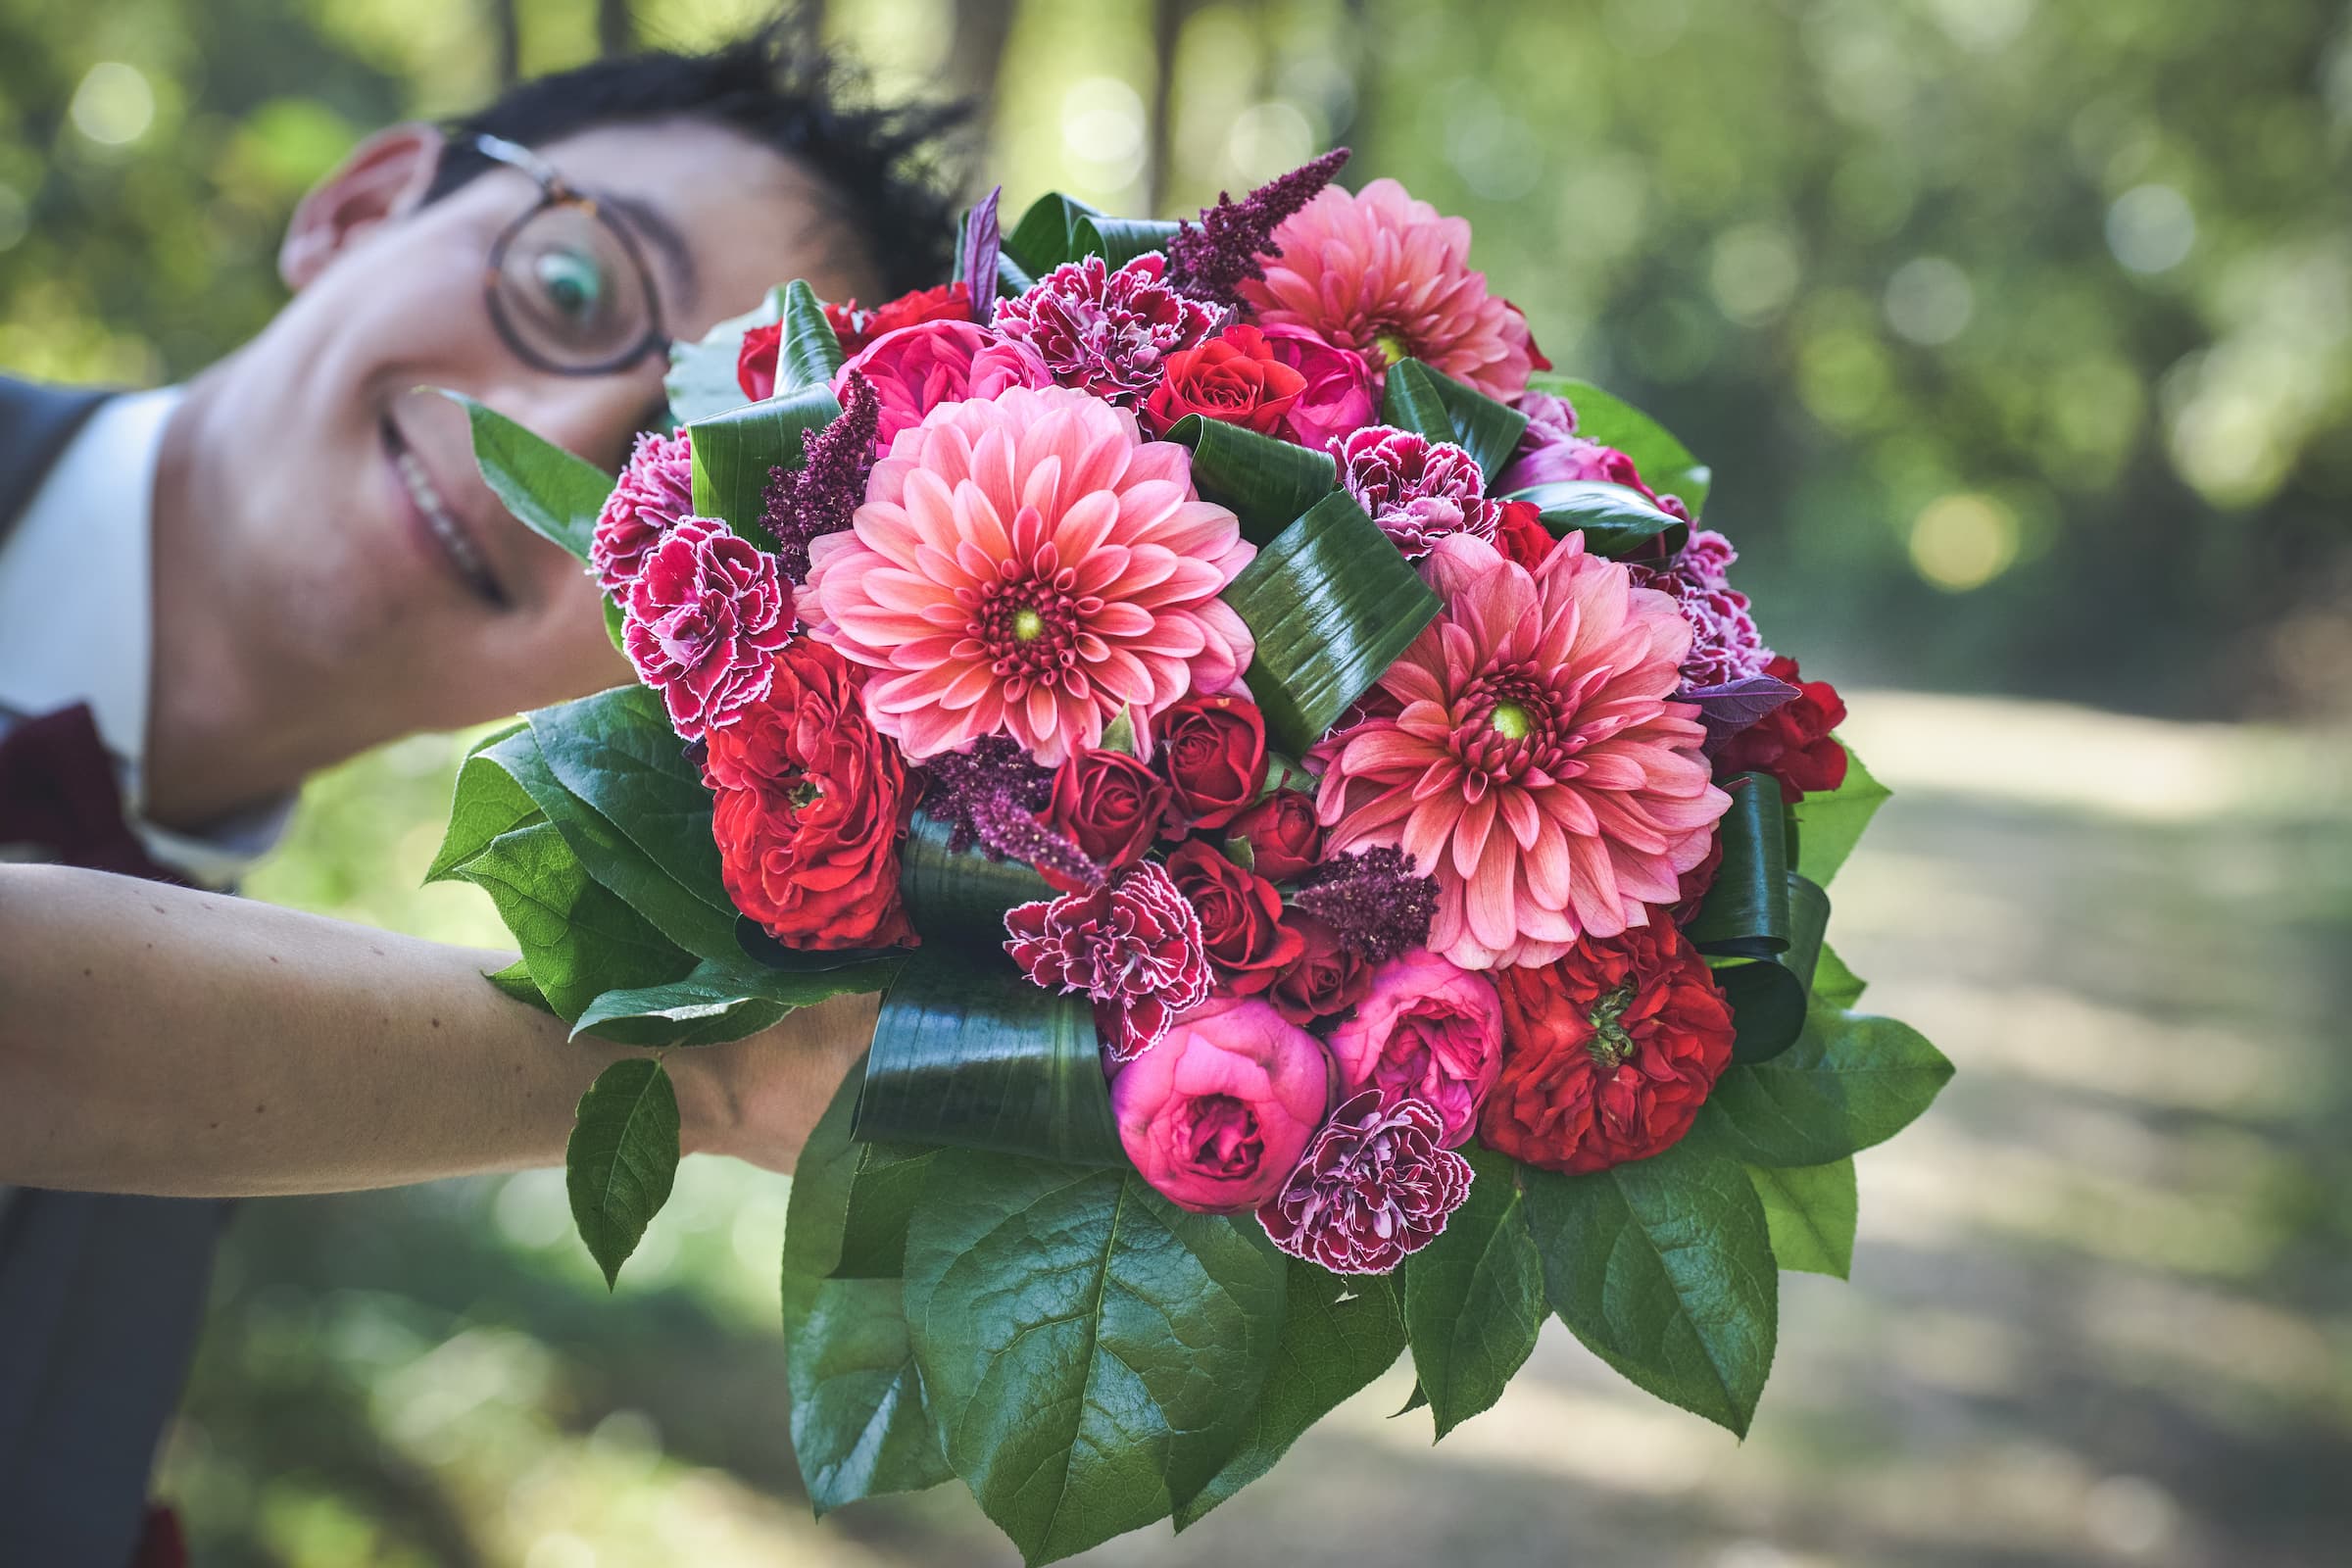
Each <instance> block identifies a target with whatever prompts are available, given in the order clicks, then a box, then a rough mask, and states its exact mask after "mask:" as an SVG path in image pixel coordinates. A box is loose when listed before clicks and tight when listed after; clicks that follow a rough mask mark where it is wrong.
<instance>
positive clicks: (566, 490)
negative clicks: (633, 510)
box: [441, 389, 613, 561]
mask: <svg viewBox="0 0 2352 1568" xmlns="http://www.w3.org/2000/svg"><path fill="white" fill-rule="evenodd" d="M441 395H442V396H443V397H446V398H448V399H449V400H450V401H451V402H452V403H455V404H457V405H458V406H459V407H461V408H463V409H464V410H465V411H466V418H467V419H468V420H469V421H471V423H472V426H473V461H474V465H475V466H477V467H479V468H480V469H481V470H482V479H483V481H484V482H485V483H487V484H488V485H489V486H490V493H491V494H493V495H495V496H497V497H498V499H499V502H500V503H501V504H502V505H503V506H505V508H506V509H507V510H508V511H509V512H512V513H513V514H515V518H516V520H518V521H519V522H521V523H522V525H523V526H524V527H526V528H528V529H530V530H531V532H533V533H535V534H537V535H538V536H539V537H540V538H542V539H546V540H548V541H550V542H552V543H554V544H559V545H562V546H563V547H564V549H565V550H568V551H570V552H571V553H572V554H573V555H574V556H576V557H578V558H579V559H580V560H582V561H586V560H587V559H588V543H589V541H590V540H591V539H593V538H594V537H595V536H596V515H597V514H598V513H599V512H601V511H603V510H604V506H605V497H607V496H609V495H611V494H612V493H613V475H611V474H609V473H607V472H606V471H605V470H604V469H602V468H600V467H598V466H596V465H595V464H593V463H590V462H589V461H588V460H587V459H585V458H577V457H574V456H572V455H571V454H570V453H568V452H566V451H564V449H563V448H562V447H560V446H557V445H556V444H555V443H553V442H552V441H546V440H543V439H541V438H540V437H538V436H536V435H533V434H532V433H531V432H530V431H528V430H526V429H524V428H523V427H522V426H521V425H519V424H516V423H515V421H514V420H513V419H510V418H508V417H506V416H505V415H503V414H500V413H498V412H497V411H495V410H493V409H491V408H490V407H489V406H487V405H486V404H481V403H476V402H475V401H474V400H473V399H471V398H469V397H467V396H466V394H465V393H463V392H451V391H448V390H447V389H442V392H441Z"/></svg>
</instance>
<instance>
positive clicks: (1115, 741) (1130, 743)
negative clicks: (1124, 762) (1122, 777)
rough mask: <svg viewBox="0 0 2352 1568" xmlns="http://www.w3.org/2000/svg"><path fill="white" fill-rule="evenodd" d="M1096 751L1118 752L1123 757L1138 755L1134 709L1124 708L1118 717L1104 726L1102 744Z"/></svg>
mask: <svg viewBox="0 0 2352 1568" xmlns="http://www.w3.org/2000/svg"><path fill="white" fill-rule="evenodd" d="M1095 750H1096V751H1098V752H1117V753H1118V754H1119V755H1120V756H1122V757H1133V756H1135V755H1136V744H1135V710H1134V708H1132V707H1122V708H1121V709H1120V710H1119V711H1118V713H1117V715H1116V716H1114V717H1113V718H1112V719H1111V721H1110V722H1109V723H1107V724H1105V725H1103V744H1102V745H1100V746H1098V747H1096V748H1095Z"/></svg>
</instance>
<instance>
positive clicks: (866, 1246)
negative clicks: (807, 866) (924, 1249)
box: [833, 1144, 942, 1280]
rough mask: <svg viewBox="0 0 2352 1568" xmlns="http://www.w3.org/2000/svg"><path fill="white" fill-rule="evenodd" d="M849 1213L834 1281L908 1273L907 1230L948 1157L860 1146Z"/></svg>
mask: <svg viewBox="0 0 2352 1568" xmlns="http://www.w3.org/2000/svg"><path fill="white" fill-rule="evenodd" d="M941 1153H942V1151H940V1150H937V1149H917V1148H914V1147H912V1146H911V1145H906V1144H859V1145H858V1174H857V1177H856V1179H855V1180H854V1181H852V1182H851V1184H850V1213H849V1220H848V1223H847V1224H846V1225H845V1227H844V1229H843V1233H842V1241H841V1265H840V1266H839V1267H838V1268H836V1269H834V1271H833V1277H834V1278H835V1279H845V1280H847V1279H891V1280H895V1279H897V1278H899V1277H900V1276H901V1275H902V1274H904V1273H905V1272H906V1271H907V1226H908V1225H909V1224H910V1223H912V1221H913V1219H914V1209H915V1205H916V1204H917V1203H919V1202H920V1201H922V1195H923V1185H924V1183H926V1182H927V1181H929V1180H930V1174H931V1164H932V1162H933V1161H934V1160H936V1159H938V1158H939V1157H940V1155H941Z"/></svg>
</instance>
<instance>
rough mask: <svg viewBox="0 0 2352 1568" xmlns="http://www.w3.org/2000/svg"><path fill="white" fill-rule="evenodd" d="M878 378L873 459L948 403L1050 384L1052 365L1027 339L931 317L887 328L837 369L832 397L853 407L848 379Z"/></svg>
mask: <svg viewBox="0 0 2352 1568" xmlns="http://www.w3.org/2000/svg"><path fill="white" fill-rule="evenodd" d="M852 376H863V377H864V378H865V379H866V380H867V381H868V382H870V383H872V385H873V389H874V393H875V395H876V397H877V398H878V400H879V401H880V403H881V410H880V416H879V417H878V418H877V419H876V420H875V422H874V456H876V457H880V456H882V455H883V454H884V453H886V452H888V451H889V450H890V443H891V441H892V440H893V439H894V438H896V437H897V435H898V433H899V432H900V431H901V430H911V429H913V428H914V427H915V426H916V425H918V424H920V423H922V422H923V416H924V415H926V414H929V413H930V412H931V411H932V410H933V409H936V408H938V407H939V406H940V405H941V404H943V403H960V402H962V401H963V400H964V399H966V398H993V397H995V396H996V395H997V394H998V393H1000V392H1002V391H1004V390H1005V388H1006V387H1008V386H1051V385H1052V384H1053V381H1054V378H1053V377H1052V376H1051V375H1049V374H1047V372H1046V362H1045V361H1043V360H1041V359H1039V358H1038V357H1037V353H1036V351H1035V350H1033V349H1031V348H1029V347H1028V346H1027V345H1026V344H1022V343H1012V342H1007V341H1006V340H1005V339H1003V338H1001V337H999V336H997V334H996V333H994V332H991V331H990V330H989V329H988V328H987V327H985V326H981V325H979V324H978V323H976V322H972V321H960V320H929V321H920V322H917V323H915V324H914V325H912V326H902V327H900V328H898V329H897V330H896V331H891V332H885V333H883V334H882V335H881V336H880V337H878V338H875V339H874V340H873V341H872V342H871V343H868V344H867V345H866V346H865V347H864V348H862V349H860V350H858V352H857V353H856V354H854V355H852V356H850V358H849V360H848V361H847V362H846V363H844V364H843V366H842V368H840V369H838V370H836V371H834V372H833V395H834V397H836V398H838V399H840V400H841V406H842V407H843V408H844V409H845V410H846V409H848V408H849V406H850V398H851V391H850V378H851V377H852Z"/></svg>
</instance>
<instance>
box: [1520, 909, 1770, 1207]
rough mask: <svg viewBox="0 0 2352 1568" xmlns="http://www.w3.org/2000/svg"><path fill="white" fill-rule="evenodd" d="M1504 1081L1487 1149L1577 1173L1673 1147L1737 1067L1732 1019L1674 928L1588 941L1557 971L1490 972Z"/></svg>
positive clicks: (1641, 928)
mask: <svg viewBox="0 0 2352 1568" xmlns="http://www.w3.org/2000/svg"><path fill="white" fill-rule="evenodd" d="M1493 978H1494V980H1495V991H1496V993H1497V994H1498V995H1499V996H1500V997H1501V998H1502V1072H1501V1074H1500V1075H1499V1076H1498V1077H1497V1078H1496V1079H1495V1088H1494V1089H1493V1091H1492V1092H1490V1093H1489V1094H1488V1096H1487V1103H1486V1108H1485V1109H1484V1110H1483V1111H1482V1112H1481V1113H1480V1115H1479V1121H1478V1132H1479V1138H1480V1139H1481V1141H1483V1142H1484V1143H1485V1144H1486V1145H1487V1147H1488V1148H1490V1149H1493V1150H1495V1151H1497V1152H1501V1153H1505V1154H1508V1155H1510V1156H1511V1157H1512V1158H1513V1159H1518V1160H1524V1161H1526V1162H1527V1163H1528V1164H1530V1165H1541V1166H1543V1167H1544V1169H1545V1170H1559V1171H1568V1172H1570V1173H1572V1174H1573V1173H1576V1172H1581V1171H1592V1170H1601V1169H1604V1168H1605V1167H1607V1166H1610V1165H1617V1164H1622V1163H1624V1162H1625V1161H1627V1160H1629V1159H1647V1158H1648V1157H1649V1156H1650V1155H1652V1154H1655V1153H1657V1152H1660V1151H1662V1150H1665V1149H1667V1148H1670V1147H1671V1146H1672V1145H1674V1144H1675V1143H1676V1142H1677V1141H1678V1140H1680V1139H1681V1137H1682V1136H1683V1134H1685V1133H1687V1132H1689V1131H1690V1130H1691V1122H1692V1121H1693V1120H1694V1119H1696V1117H1697V1115H1698V1107H1699V1106H1700V1105H1701V1104H1702V1103H1705V1101H1706V1098H1707V1093H1708V1091H1709V1090H1711V1089H1713V1088H1714V1087H1715V1080H1716V1079H1718V1078H1720V1077H1722V1076H1723V1069H1724V1068H1725V1067H1727V1066H1729V1065H1730V1064H1731V1059H1732V1009H1731V1005H1730V1004H1729V1003H1727V1002H1725V1001H1724V999H1723V993H1722V992H1721V991H1719V990H1717V989H1716V986H1715V981H1714V978H1713V976H1712V975H1710V974H1709V973H1708V971H1707V961H1706V959H1704V958H1702V957H1700V956H1699V955H1698V950H1697V949H1696V948H1693V947H1692V946H1691V944H1690V942H1689V941H1688V940H1686V939H1685V937H1684V936H1683V933H1682V932H1681V931H1680V930H1679V929H1678V928H1677V927H1675V926H1674V925H1673V924H1672V923H1671V922H1667V921H1652V922H1651V923H1650V924H1648V925H1638V926H1631V927H1628V928H1627V929H1626V930H1625V931H1624V932H1623V933H1621V934H1620V935H1617V936H1613V937H1590V936H1588V937H1586V938H1584V939H1583V940H1581V941H1579V942H1578V943H1577V944H1576V946H1575V947H1573V948H1571V949H1569V950H1568V954H1567V956H1565V957H1563V958H1561V959H1560V960H1559V961H1558V962H1556V963H1548V964H1543V965H1540V966H1537V967H1533V968H1513V969H1497V970H1495V971H1494V972H1493Z"/></svg>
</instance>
